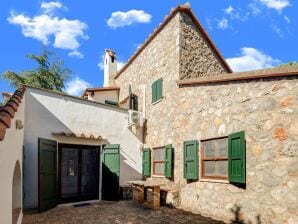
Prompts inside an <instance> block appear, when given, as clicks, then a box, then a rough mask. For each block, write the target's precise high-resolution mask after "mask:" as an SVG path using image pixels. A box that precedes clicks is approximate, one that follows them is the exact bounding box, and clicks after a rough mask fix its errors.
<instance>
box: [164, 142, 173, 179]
mask: <svg viewBox="0 0 298 224" xmlns="http://www.w3.org/2000/svg"><path fill="white" fill-rule="evenodd" d="M172 176H173V148H172V145H166V147H165V177H167V178H172Z"/></svg>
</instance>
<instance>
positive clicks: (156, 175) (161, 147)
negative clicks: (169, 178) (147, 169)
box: [152, 146, 166, 177]
mask: <svg viewBox="0 0 298 224" xmlns="http://www.w3.org/2000/svg"><path fill="white" fill-rule="evenodd" d="M157 149H163V150H164V158H163V160H157V161H154V151H155V150H157ZM165 150H166V147H165V146H160V147H154V148H152V154H153V155H152V176H153V177H165V172H164V170H163V173H155V164H156V163H163V164H165Z"/></svg>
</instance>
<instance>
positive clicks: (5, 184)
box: [0, 99, 25, 223]
mask: <svg viewBox="0 0 298 224" xmlns="http://www.w3.org/2000/svg"><path fill="white" fill-rule="evenodd" d="M24 107H25V100H24V99H23V100H22V102H21V104H20V105H19V107H18V111H17V112H16V113H15V117H14V118H13V119H12V120H11V127H10V128H8V129H7V130H6V135H5V138H4V140H3V141H0V223H12V220H13V216H12V213H13V209H14V210H15V212H17V213H19V211H20V214H19V216H17V217H18V219H17V223H21V222H22V217H23V213H22V194H21V195H19V196H17V197H18V198H14V202H15V203H16V204H18V206H17V208H13V176H14V169H15V166H16V164H17V162H19V165H17V167H18V168H19V167H20V169H21V175H18V176H19V177H20V178H21V180H18V181H17V184H18V185H19V186H17V188H21V189H18V190H21V191H22V172H23V171H22V164H23V139H24V129H16V124H15V123H16V120H20V121H22V123H23V124H24V110H25V108H24ZM17 173H18V172H17Z"/></svg>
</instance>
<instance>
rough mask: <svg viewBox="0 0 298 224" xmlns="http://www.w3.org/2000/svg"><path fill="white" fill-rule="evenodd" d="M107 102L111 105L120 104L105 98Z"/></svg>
mask: <svg viewBox="0 0 298 224" xmlns="http://www.w3.org/2000/svg"><path fill="white" fill-rule="evenodd" d="M105 104H108V105H111V106H118V103H117V102H114V101H110V100H105Z"/></svg>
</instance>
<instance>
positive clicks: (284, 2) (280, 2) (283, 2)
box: [259, 0, 291, 13]
mask: <svg viewBox="0 0 298 224" xmlns="http://www.w3.org/2000/svg"><path fill="white" fill-rule="evenodd" d="M259 1H260V2H261V3H262V4H263V5H265V6H266V7H268V8H270V9H275V10H276V11H278V12H279V13H281V11H282V10H283V9H284V8H286V7H288V6H290V5H291V4H290V1H289V0H259Z"/></svg>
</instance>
